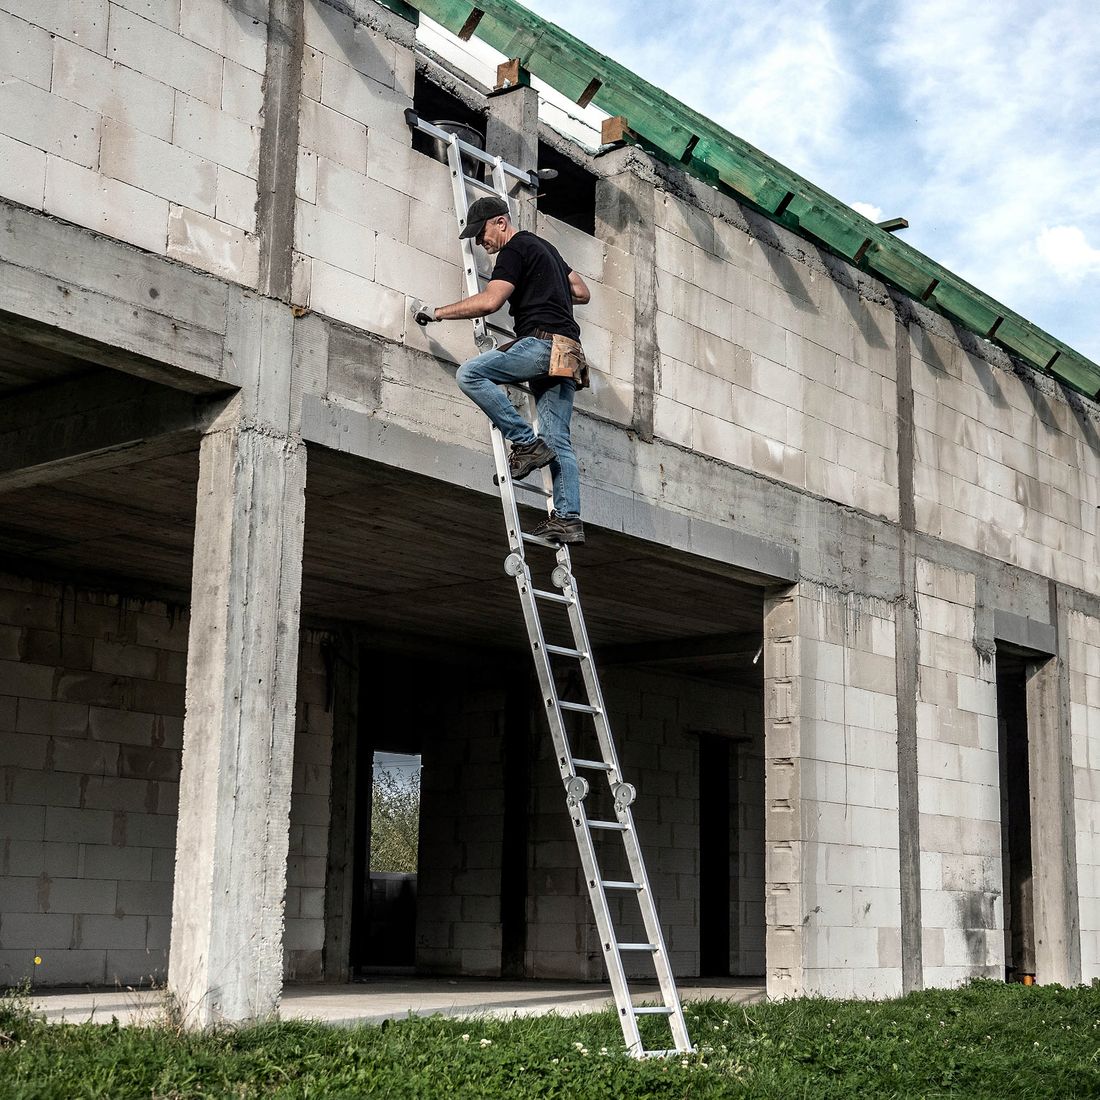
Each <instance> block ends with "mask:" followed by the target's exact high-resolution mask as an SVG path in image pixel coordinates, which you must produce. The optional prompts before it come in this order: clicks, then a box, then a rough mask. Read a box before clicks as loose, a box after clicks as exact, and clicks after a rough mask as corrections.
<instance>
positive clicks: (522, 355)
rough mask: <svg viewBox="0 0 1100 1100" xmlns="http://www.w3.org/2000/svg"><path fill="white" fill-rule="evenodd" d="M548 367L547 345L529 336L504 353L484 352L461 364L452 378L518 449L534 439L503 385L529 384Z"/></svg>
mask: <svg viewBox="0 0 1100 1100" xmlns="http://www.w3.org/2000/svg"><path fill="white" fill-rule="evenodd" d="M549 366H550V342H549V341H548V340H536V339H534V338H533V337H528V338H527V339H525V340H520V341H519V342H518V343H516V344H513V345H512V347H510V348H509V349H508V350H507V351H487V352H485V353H484V354H482V355H478V356H476V357H475V358H473V359H471V360H469V362H466V363H463V364H462V366H461V367H459V368H458V374H457V375H455V378H456V380H457V382H458V388H459V389H460V390H462V392H463V393H464V394H465V395H466V396H467V397H468V398H469V399H470V400H471V401H472V402H473V403H474V404H475V405H477V406H478V408H480V409H481V411H482V412H484V413H485V415H486V416H487V417H488V418H489V419H490V420H491V421H492V422H493V423H494V424H495V425H496V426H497V427H498V428H499V429H500V431H501V433H502V434H503V436H504V438H505V439H507V440H508V441H509V442H511V443H513V444H517V445H519V446H521V447H523V446H527V445H529V444H531V443H533V442H534V441H535V439H536V436H535V433H534V431H533V430H532V428H531V425H530V424H528V423H527V421H526V420H524V419H523V417H522V416H520V414H519V413H518V412H516V410H515V407H514V406H513V405H512V402H511V401H509V400H508V395H507V394H506V393H505V392H504V391H503V390H502V389H501V388H500V383H502V382H530V381H532V380H533V379H536V378H539V377H542V376H544V375H545V374H546V372H547V370H548V369H549Z"/></svg>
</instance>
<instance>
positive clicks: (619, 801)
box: [611, 783, 638, 812]
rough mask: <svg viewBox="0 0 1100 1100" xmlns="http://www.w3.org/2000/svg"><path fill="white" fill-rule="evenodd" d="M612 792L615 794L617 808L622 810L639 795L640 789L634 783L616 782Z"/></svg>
mask: <svg viewBox="0 0 1100 1100" xmlns="http://www.w3.org/2000/svg"><path fill="white" fill-rule="evenodd" d="M611 793H612V794H613V795H614V796H615V809H616V810H619V811H620V812H621V811H623V810H625V809H626V808H627V806H629V805H630V804H631V803H632V802H633V801H634V799H636V798H637V797H638V791H637V789H636V788H635V786H634V784H633V783H616V784H615V786H614V787H612V788H611Z"/></svg>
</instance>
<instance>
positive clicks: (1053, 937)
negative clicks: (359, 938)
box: [1027, 582, 1081, 985]
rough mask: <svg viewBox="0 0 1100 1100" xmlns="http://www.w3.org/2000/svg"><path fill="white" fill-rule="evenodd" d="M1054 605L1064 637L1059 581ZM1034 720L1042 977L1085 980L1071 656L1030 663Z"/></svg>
mask: <svg viewBox="0 0 1100 1100" xmlns="http://www.w3.org/2000/svg"><path fill="white" fill-rule="evenodd" d="M1051 611H1052V614H1053V617H1054V621H1055V622H1056V623H1057V624H1058V633H1059V635H1060V636H1061V637H1062V638H1064V637H1065V636H1066V634H1065V624H1064V619H1060V618H1059V614H1058V594H1057V586H1056V585H1055V584H1054V583H1053V582H1051ZM1027 726H1028V773H1029V774H1028V778H1029V780H1030V792H1031V851H1032V897H1033V901H1034V916H1035V975H1036V978H1037V979H1038V981H1040V982H1041V983H1043V984H1044V985H1049V984H1051V983H1053V982H1057V983H1058V984H1060V985H1078V984H1079V983H1080V981H1081V922H1080V913H1081V910H1080V906H1079V904H1078V888H1077V833H1076V819H1075V814H1074V798H1073V753H1072V748H1071V742H1070V726H1069V669H1068V665H1067V661H1066V658H1065V654H1061V655H1060V656H1059V657H1056V658H1053V659H1051V660H1046V661H1042V662H1041V663H1039V662H1037V663H1035V664H1033V665H1030V666H1029V667H1028V671H1027Z"/></svg>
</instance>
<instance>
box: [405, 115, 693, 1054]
mask: <svg viewBox="0 0 1100 1100" xmlns="http://www.w3.org/2000/svg"><path fill="white" fill-rule="evenodd" d="M405 118H406V122H408V124H409V126H410V127H412V128H414V129H417V130H420V131H421V132H423V133H426V134H429V135H430V136H432V137H434V138H436V139H437V140H439V141H442V142H445V143H446V145H447V160H448V163H449V165H450V169H451V181H452V185H453V189H454V199H455V214H456V218H457V222H458V226H459V229H462V228H464V227H465V225H466V215H467V212H468V209H469V204H470V202H471V198H470V192H471V191H472V192H475V197H480V196H481V195H482V194H492V195H497V196H499V197H500V198H502V199H503V200H504V201H505V202H508V203H509V206H510V205H511V200H510V197H509V194H508V181H509V179H513V180H518V181H519V182H520V183H522V184H523V185H524V186H528V187H536V186H537V185H538V176H537V174H536V173H533V172H525V171H522V170H521V169H519V168H515V167H513V166H512V165H510V164H507V163H506V162H504V161H503V160H502V159H501V158H500V157H493V156H490V155H489V154H488V153H485V152H484V151H482V150H481V149H478V148H477V147H475V146H472V145H470V144H468V143H467V142H463V141H462V140H461V139H459V138H458V137H457V136H456V135H454V134H450V133H447V132H446V131H444V130H442V129H440V128H439V127H437V126H434V125H432V124H431V123H429V122H426V121H424V120H423V119H421V118H419V117H418V116H417V115H416V112H415V111H412V110H409V111H406V113H405ZM463 157H466V158H468V159H469V160H472V161H474V162H479V163H482V164H484V165H486V166H487V167H488V168H489V169H490V172H491V179H492V183H491V184H490V183H489V182H487V181H482V180H479V179H476V178H473V177H470V176H468V175H466V173H465V171H464V170H463V164H462V158H463ZM461 244H462V256H463V271H464V274H465V279H466V289H467V293H468V294H477V293H478V292H479V291H480V290H481V289H483V288H482V278H483V277H482V276H481V275H479V273H478V270H477V263H476V256H475V253H474V242H473V241H472V240H463V241H462V242H461ZM490 329H492V330H493V332H499V333H500V334H501V335H506V336H509V337H510V336H511V335H512V334H511V333H510V332H508V331H507V329H505V328H504V327H503V326H501V325H499V324H493V323H490V324H489V325H486V322H485V320H484V319H481V318H479V319H478V320H475V321H474V340H475V342H476V344H477V346H478V347H479V348H480V349H482V350H489V349H491V348H492V347H495V346H496V339H495V337H494V335H493V332H491V331H489V330H490ZM515 388H517V389H523V387H515ZM524 392H526V393H527V399H528V402H529V405H530V413H531V415H532V419H533V420H534V414H535V413H536V409H535V402H534V398H533V396H532V395H531V394H530V393H529V392H528V391H526V390H525V391H524ZM535 426H536V430H537V420H536V421H535ZM490 431H491V435H492V444H493V458H494V461H495V463H496V477H495V478H494V481H495V482H496V484H497V486H498V488H499V489H500V499H501V504H502V506H503V509H504V524H505V529H506V530H507V534H508V551H509V552H508V556H507V557H506V558H505V561H504V571H505V572H506V573H507V574H508V575H509V576H511V577H514V578H515V581H516V588H517V590H518V592H519V598H520V603H521V605H522V607H523V618H524V622H525V624H526V627H527V640H528V643H529V645H530V647H531V655H532V657H533V659H534V662H535V671H536V673H537V675H538V682H539V688H540V693H541V698H542V700H543V705H544V706H545V708H546V717H547V721H548V722H549V725H550V734H551V737H552V739H553V743H554V752H555V757H556V760H557V764H558V770H559V771H560V773H561V777H562V783H563V785H564V788H565V801H566V806H567V809H568V811H569V817H570V820H571V821H572V823H573V831H574V835H575V837H576V841H577V849H578V851H579V852H580V859H581V867H582V868H583V871H584V877H585V881H586V883H587V884H588V894H589V898H590V900H591V903H592V911H593V914H594V915H595V918H596V927H597V929H598V930H599V934H600V944H601V946H602V949H603V956H604V963H605V965H606V967H607V974H608V978H609V980H610V982H611V989H612V992H613V994H614V997H615V1005H616V1008H617V1009H618V1015H619V1023H620V1024H621V1026H622V1030H623V1038H624V1039H625V1040H626V1045H627V1049H628V1050H629V1052H630V1053H631V1054H632V1055H634V1056H635V1057H637V1058H646V1057H662V1056H666V1055H670V1054H676V1053H687V1052H689V1051H691V1050H693V1049H694V1048H693V1047H692V1045H691V1040H690V1038H689V1037H688V1031H687V1023H686V1021H685V1020H684V1012H683V1008H682V1006H681V1004H680V997H679V993H678V992H677V989H676V981H675V979H674V978H673V975H672V968H671V965H670V963H669V959H668V951H667V949H666V947H665V939H664V935H663V933H662V931H661V925H660V921H659V919H658V917H657V909H656V906H655V904H654V900H653V892H652V890H651V888H650V884H649V876H648V875H647V874H646V868H645V861H644V859H643V858H642V850H641V846H640V844H639V842H638V832H637V829H636V827H635V825H634V818H633V815H632V814H631V810H630V806H631V804H632V803H633V801H634V799H635V796H636V793H637V792H636V790H635V788H634V787H633V786H632V785H631V784H630V783H627V782H625V781H624V779H623V777H622V772H621V770H620V768H619V758H618V753H617V752H616V751H615V742H614V739H613V737H612V734H611V726H610V724H609V722H608V718H607V711H606V709H605V707H604V701H603V695H602V692H601V691H600V681H599V677H598V675H597V673H596V666H595V662H594V661H593V657H592V647H591V645H590V644H589V640H588V631H587V629H586V627H585V623H584V615H583V614H582V612H581V602H580V593H579V591H578V588H577V582H576V579H575V578H574V576H573V569H572V563H571V561H570V557H569V548H568V546H558V545H557V543H554V542H552V541H550V540H548V539H543V538H539V537H537V536H535V535H531V534H528V533H526V532H524V531H523V529H522V527H521V525H520V515H519V507H518V505H517V502H516V490H517V489H518V490H521V491H526V492H530V493H533V494H536V495H538V496H540V497H542V498H544V500H545V501H546V507H547V509H548V510H550V509H551V508H552V503H551V500H550V498H551V496H552V493H551V488H550V474H549V470H547V469H544V470H543V471H542V484H541V485H538V484H527V483H525V482H516V481H514V480H513V479H512V477H511V474H510V472H509V469H508V455H507V450H506V446H505V441H504V437H503V436H502V435H501V433H500V431H499V430H498V429H497V427H496V426H495V425H492V424H490ZM527 546H538V547H541V548H545V549H548V550H552V551H554V560H555V564H554V567H553V569H552V571H551V575H550V581H551V584H552V585H553V588H554V589H556V590H551V589H549V588H537V587H536V586H535V584H534V582H533V581H532V577H531V567H530V565H529V564H528V562H527V558H526V554H525V548H526V547H527ZM542 603H545V604H548V605H555V606H557V607H559V608H563V609H564V610H565V612H566V614H567V615H568V620H569V626H570V629H571V633H572V644H570V645H557V644H551V643H548V642H547V641H546V639H545V637H544V635H543V627H542V618H541V616H540V614H539V605H540V604H542ZM555 659H556V660H559V661H563V662H571V663H572V664H573V667H574V668H575V669H578V670H579V672H580V675H581V679H582V680H583V684H584V688H585V694H586V696H587V699H586V701H585V702H574V701H570V700H566V699H562V698H561V695H560V693H559V691H558V688H557V684H556V681H555V676H554V665H553V664H552V661H553V660H555ZM567 712H571V713H574V714H578V715H582V716H584V717H585V718H587V719H590V720H591V721H592V723H593V724H594V727H595V728H594V733H595V736H596V739H597V741H598V744H599V749H600V754H599V758H598V759H583V758H580V757H577V756H574V755H573V750H572V748H571V747H570V738H569V732H568V730H567V729H566V725H565V719H564V714H565V713H567ZM582 772H583V773H591V774H596V775H599V774H602V775H603V776H604V778H605V779H606V781H607V785H608V790H609V794H610V797H611V799H612V800H613V802H614V820H595V819H593V818H590V817H589V815H588V811H587V809H586V805H585V799H586V796H587V795H588V793H589V791H590V789H591V788H590V783H589V780H588V779H587V778H586V777H585V775H582V774H580V773H582ZM593 834H599V835H601V836H602V837H612V836H618V837H620V838H621V839H622V843H623V846H624V849H625V855H626V861H627V866H628V867H629V876H630V877H629V879H628V880H624V881H619V880H614V879H607V878H605V877H604V876H603V874H602V872H601V870H600V864H599V859H598V853H597V851H596V843H595V840H594V835H593ZM609 894H613V895H623V894H626V895H630V896H633V897H634V898H635V899H636V900H637V904H638V907H639V910H640V912H641V918H642V923H643V926H644V928H645V942H643V943H624V942H621V941H620V940H619V938H618V936H617V935H616V932H615V928H614V926H613V923H612V913H611V906H610V905H609V902H608V895H609ZM624 953H630V954H635V953H642V954H646V955H649V956H651V958H652V961H653V965H654V968H655V970H656V974H657V980H658V983H659V986H660V993H661V1004H660V1005H659V1006H656V1007H648V1006H647V1007H640V1006H636V1005H635V1004H634V1003H633V1000H632V998H631V992H630V986H629V981H628V979H627V976H626V971H625V968H624V966H623V958H622V957H623V954H624ZM646 1015H655V1016H664V1017H666V1018H667V1020H668V1025H669V1029H670V1031H671V1036H672V1046H671V1048H669V1049H654V1050H645V1049H644V1048H643V1044H642V1037H641V1034H640V1031H639V1026H638V1018H639V1017H640V1016H646Z"/></svg>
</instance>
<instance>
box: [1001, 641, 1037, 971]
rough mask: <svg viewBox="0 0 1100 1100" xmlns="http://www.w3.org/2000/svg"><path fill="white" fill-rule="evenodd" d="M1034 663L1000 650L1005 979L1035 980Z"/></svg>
mask: <svg viewBox="0 0 1100 1100" xmlns="http://www.w3.org/2000/svg"><path fill="white" fill-rule="evenodd" d="M1027 676H1028V664H1027V661H1026V660H1025V658H1024V657H1023V656H1022V655H1019V654H1014V653H1012V652H1005V651H1003V650H1002V648H1001V647H998V651H997V733H998V750H999V755H1000V784H1001V866H1002V873H1003V881H1004V897H1003V902H1004V923H1005V931H1004V936H1005V980H1006V981H1010V982H1023V981H1030V980H1032V979H1033V978H1034V976H1035V970H1036V965H1035V905H1034V890H1033V879H1032V850H1031V847H1032V846H1031V774H1030V768H1029V764H1028V759H1029V749H1028V720H1027V717H1028V716H1027Z"/></svg>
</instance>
